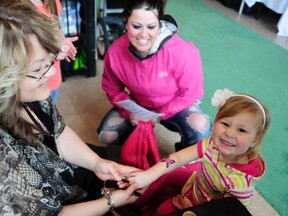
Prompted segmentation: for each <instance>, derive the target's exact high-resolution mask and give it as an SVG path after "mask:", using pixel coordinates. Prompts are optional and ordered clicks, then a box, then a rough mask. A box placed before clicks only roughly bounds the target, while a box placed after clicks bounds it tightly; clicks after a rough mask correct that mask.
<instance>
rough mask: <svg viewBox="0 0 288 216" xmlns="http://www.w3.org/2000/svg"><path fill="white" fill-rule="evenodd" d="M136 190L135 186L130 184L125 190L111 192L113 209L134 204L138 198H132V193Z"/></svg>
mask: <svg viewBox="0 0 288 216" xmlns="http://www.w3.org/2000/svg"><path fill="white" fill-rule="evenodd" d="M135 190H137V184H131V185H130V186H129V187H128V188H127V189H125V190H115V191H113V192H112V195H111V198H112V200H113V202H114V205H115V207H120V206H123V205H127V204H130V203H133V202H135V201H136V200H137V199H138V198H139V197H138V196H134V195H133V192H134V191H135Z"/></svg>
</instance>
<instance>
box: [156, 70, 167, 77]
mask: <svg viewBox="0 0 288 216" xmlns="http://www.w3.org/2000/svg"><path fill="white" fill-rule="evenodd" d="M166 76H168V73H167V71H162V72H160V73H159V74H158V77H166Z"/></svg>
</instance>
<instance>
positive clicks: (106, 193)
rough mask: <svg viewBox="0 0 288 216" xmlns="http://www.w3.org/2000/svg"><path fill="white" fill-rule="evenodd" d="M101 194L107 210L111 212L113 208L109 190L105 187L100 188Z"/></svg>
mask: <svg viewBox="0 0 288 216" xmlns="http://www.w3.org/2000/svg"><path fill="white" fill-rule="evenodd" d="M101 193H102V196H103V197H105V198H106V199H107V205H108V208H109V212H110V213H112V212H113V211H114V209H115V205H114V201H113V200H112V196H111V194H110V191H109V190H108V189H107V188H102V191H101Z"/></svg>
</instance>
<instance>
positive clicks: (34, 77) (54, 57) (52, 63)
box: [26, 53, 58, 81]
mask: <svg viewBox="0 0 288 216" xmlns="http://www.w3.org/2000/svg"><path fill="white" fill-rule="evenodd" d="M57 57H58V53H57V54H56V55H54V56H53V58H52V59H51V60H50V65H47V69H46V71H45V72H44V73H43V74H42V75H41V76H40V77H36V76H32V75H26V76H27V77H29V78H33V79H36V80H37V81H40V80H41V79H42V78H43V77H44V76H45V74H47V73H48V72H49V70H50V69H51V67H52V66H53V65H54V62H55V60H56V58H57Z"/></svg>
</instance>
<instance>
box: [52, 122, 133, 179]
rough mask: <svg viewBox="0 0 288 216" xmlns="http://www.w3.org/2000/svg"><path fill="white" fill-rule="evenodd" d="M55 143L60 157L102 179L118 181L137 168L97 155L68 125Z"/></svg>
mask: <svg viewBox="0 0 288 216" xmlns="http://www.w3.org/2000/svg"><path fill="white" fill-rule="evenodd" d="M56 144H57V150H58V153H59V155H60V157H62V158H63V159H64V160H66V161H68V162H70V163H72V164H76V165H77V166H81V167H84V168H86V169H88V170H91V171H94V172H95V174H96V175H97V176H98V177H99V178H100V179H102V180H107V179H113V180H116V181H120V180H121V179H122V178H123V177H124V176H127V175H128V174H129V173H130V172H132V171H136V170H137V169H136V168H134V167H129V166H124V165H120V164H118V163H115V162H113V161H110V160H106V159H103V158H101V157H99V156H98V155H97V154H96V153H95V152H94V151H92V150H91V149H90V148H89V147H88V146H87V145H86V143H84V142H83V141H82V140H81V139H80V137H79V136H78V135H77V134H76V133H75V132H74V131H73V130H72V129H71V128H70V127H68V126H65V129H64V131H63V132H62V133H61V134H60V135H59V137H58V138H57V139H56Z"/></svg>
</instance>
